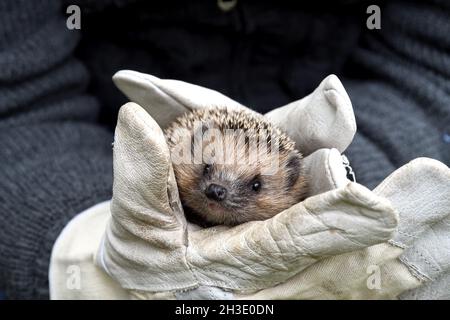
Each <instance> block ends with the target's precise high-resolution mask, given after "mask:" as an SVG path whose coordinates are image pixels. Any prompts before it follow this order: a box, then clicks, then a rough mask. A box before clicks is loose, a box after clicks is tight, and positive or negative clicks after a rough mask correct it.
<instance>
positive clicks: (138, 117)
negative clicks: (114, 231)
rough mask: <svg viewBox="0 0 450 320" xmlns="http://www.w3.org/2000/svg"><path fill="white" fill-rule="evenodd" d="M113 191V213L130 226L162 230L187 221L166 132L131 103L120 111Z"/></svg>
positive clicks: (115, 143)
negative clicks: (179, 196) (181, 203)
mask: <svg viewBox="0 0 450 320" xmlns="http://www.w3.org/2000/svg"><path fill="white" fill-rule="evenodd" d="M113 193H114V196H113V200H112V213H113V216H114V217H115V218H116V219H117V218H120V219H121V220H123V221H124V223H123V224H124V227H125V228H127V229H131V228H130V226H131V225H134V224H135V223H137V224H142V223H145V224H146V225H148V227H149V228H150V227H151V226H153V227H154V228H162V229H164V228H166V227H169V228H172V227H175V226H177V225H178V226H179V225H180V224H185V220H184V217H183V213H182V209H181V206H180V204H179V203H180V202H179V198H178V191H177V187H176V182H175V178H174V176H173V169H172V164H171V162H170V152H169V149H168V146H167V144H166V140H165V138H164V134H163V132H162V131H161V129H160V127H159V126H158V124H157V123H156V122H155V121H154V120H153V119H152V117H151V116H150V115H149V114H148V113H146V112H145V110H144V109H142V108H141V107H140V106H139V105H137V104H135V103H132V102H130V103H127V104H125V105H124V106H123V107H122V108H121V109H120V111H119V117H118V123H117V127H116V131H115V141H114V185H113ZM116 207H117V210H115V208H116ZM122 215H123V216H122Z"/></svg>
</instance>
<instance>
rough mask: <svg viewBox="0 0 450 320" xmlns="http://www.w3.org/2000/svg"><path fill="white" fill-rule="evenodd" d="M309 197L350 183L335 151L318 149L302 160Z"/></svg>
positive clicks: (340, 158) (339, 155) (339, 156)
mask: <svg viewBox="0 0 450 320" xmlns="http://www.w3.org/2000/svg"><path fill="white" fill-rule="evenodd" d="M303 166H304V170H305V177H306V179H307V181H310V183H309V185H308V194H309V196H313V195H317V194H321V193H323V192H326V191H330V190H333V189H337V188H341V187H345V186H346V185H347V183H349V182H350V181H349V180H348V179H347V172H346V170H345V167H344V164H343V162H342V157H341V154H340V153H339V151H338V150H337V149H320V150H317V151H315V152H313V153H312V154H310V155H309V156H307V157H305V158H304V159H303Z"/></svg>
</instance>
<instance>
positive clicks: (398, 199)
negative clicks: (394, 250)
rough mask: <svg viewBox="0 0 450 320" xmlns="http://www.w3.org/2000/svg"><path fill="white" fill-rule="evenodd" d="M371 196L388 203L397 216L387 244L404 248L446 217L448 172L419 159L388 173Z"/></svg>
mask: <svg viewBox="0 0 450 320" xmlns="http://www.w3.org/2000/svg"><path fill="white" fill-rule="evenodd" d="M374 192H375V193H376V194H378V195H380V196H382V197H385V198H387V199H389V200H390V201H391V203H392V205H393V206H394V208H396V210H398V213H399V218H400V220H399V226H398V230H397V232H396V234H395V236H394V238H393V239H392V240H391V241H390V243H391V244H393V245H396V246H399V247H401V248H407V247H409V246H411V245H412V243H413V242H414V241H415V240H416V239H418V238H419V237H421V235H422V234H423V233H424V232H425V231H427V230H429V228H430V226H432V225H434V224H435V223H437V222H440V221H442V220H443V219H445V218H446V217H447V216H448V215H449V214H450V197H449V194H450V169H449V168H448V167H447V166H446V165H444V164H443V163H441V162H439V161H437V160H433V159H428V158H419V159H416V160H413V161H411V162H410V163H408V164H406V165H404V166H403V167H401V168H400V169H398V170H396V171H395V172H394V173H392V174H391V175H390V176H389V177H387V178H386V179H385V180H384V181H383V182H382V183H381V184H380V185H379V186H378V187H377V188H375V190H374Z"/></svg>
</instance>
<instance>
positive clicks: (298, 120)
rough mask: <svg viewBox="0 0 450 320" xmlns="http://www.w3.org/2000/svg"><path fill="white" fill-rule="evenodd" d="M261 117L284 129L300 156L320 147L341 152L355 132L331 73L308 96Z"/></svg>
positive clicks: (348, 104) (344, 95)
mask: <svg viewBox="0 0 450 320" xmlns="http://www.w3.org/2000/svg"><path fill="white" fill-rule="evenodd" d="M265 116H266V117H267V118H268V119H269V120H270V121H271V122H272V123H274V124H275V125H277V126H278V127H280V128H281V129H283V130H284V131H286V133H287V134H288V135H289V136H290V137H291V138H292V139H293V140H294V141H295V142H296V144H297V148H298V149H299V150H301V152H302V153H303V154H304V155H309V154H311V153H312V152H314V151H316V150H318V149H321V148H336V149H338V150H339V152H341V153H342V152H344V151H345V149H347V147H348V146H349V145H350V143H351V142H352V140H353V136H354V135H355V132H356V121H355V116H354V113H353V107H352V103H351V101H350V98H349V97H348V94H347V92H346V91H345V89H344V87H343V85H342V83H341V81H340V80H339V79H338V77H336V76H335V75H330V76H328V77H327V78H325V79H324V80H323V81H322V82H321V84H320V85H319V87H317V89H316V90H314V91H313V92H312V93H311V94H310V95H309V96H307V97H305V98H303V99H300V100H297V101H294V102H292V103H290V104H288V105H286V106H283V107H280V108H277V109H275V110H273V111H271V112H269V113H267V114H266V115H265Z"/></svg>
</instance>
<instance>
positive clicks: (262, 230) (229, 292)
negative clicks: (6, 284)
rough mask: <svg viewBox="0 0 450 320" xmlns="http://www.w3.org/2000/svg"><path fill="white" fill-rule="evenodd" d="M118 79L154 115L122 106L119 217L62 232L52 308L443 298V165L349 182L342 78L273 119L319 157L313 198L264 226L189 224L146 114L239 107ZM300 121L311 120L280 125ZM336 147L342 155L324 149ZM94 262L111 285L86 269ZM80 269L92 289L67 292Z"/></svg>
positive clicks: (162, 116)
mask: <svg viewBox="0 0 450 320" xmlns="http://www.w3.org/2000/svg"><path fill="white" fill-rule="evenodd" d="M115 81H116V84H117V85H118V87H119V88H121V89H122V90H123V91H124V92H125V93H126V94H127V95H128V97H129V98H130V100H132V101H136V102H139V103H140V104H142V106H143V107H144V109H145V110H146V111H147V112H145V111H144V110H143V109H142V108H140V107H139V106H138V105H136V104H128V105H126V106H124V107H123V108H122V110H121V112H120V117H119V121H118V126H117V129H116V141H115V147H114V196H113V200H112V204H111V218H110V219H108V216H109V210H108V208H107V207H106V206H102V207H101V208H100V210H97V212H87V213H86V214H84V215H80V218H79V219H77V220H78V221H73V222H71V224H70V225H68V227H67V228H66V229H67V230H65V231H64V232H63V234H65V236H62V237H61V238H62V239H59V240H58V243H57V244H56V245H55V248H54V252H53V255H52V261H53V263H52V266H53V268H51V272H50V279H51V280H52V279H53V281H51V287H52V288H53V290H52V292H53V294H52V297H53V298H99V297H108V298H124V297H130V296H131V297H133V298H145V299H150V298H153V299H155V298H159V299H170V298H179V299H217V298H222V299H232V298H255V299H256V298H266V299H280V298H286V299H293V298H297V299H300V298H309V299H317V298H338V299H343V298H393V297H400V298H405V299H410V298H430V297H432V298H442V297H445V294H447V293H446V289H447V288H448V287H449V285H448V279H449V277H448V272H449V271H448V265H449V263H448V261H449V259H448V254H447V255H446V254H445V253H446V252H447V253H448V252H449V250H448V242H449V241H448V239H449V238H448V220H447V222H445V220H444V219H448V212H447V213H446V212H445V210H446V208H448V207H449V205H448V194H449V189H448V186H449V180H448V179H449V169H448V168H447V167H446V166H444V165H442V164H440V163H438V162H437V161H433V160H430V159H420V160H417V161H415V162H413V163H411V164H409V165H408V166H406V167H404V168H401V169H399V170H398V171H397V172H396V173H394V174H393V175H391V176H390V177H388V178H387V179H386V181H385V182H384V183H382V184H381V185H380V186H379V187H378V188H377V189H376V190H375V191H374V192H372V191H369V190H367V189H366V188H364V187H363V186H360V185H358V184H356V183H350V184H349V181H348V180H347V179H346V171H345V168H344V166H343V165H342V159H341V156H340V152H342V151H344V150H345V148H346V147H347V146H348V144H350V142H351V139H352V137H353V135H354V132H355V131H354V130H355V124H354V117H353V112H352V109H351V104H350V101H349V99H348V96H347V94H346V93H345V90H344V89H343V87H342V85H340V82H339V80H338V79H337V78H336V77H334V76H331V77H328V78H327V79H325V80H324V81H323V82H322V84H321V85H320V86H319V88H318V89H316V90H315V91H314V93H313V94H311V95H310V96H309V97H307V98H305V99H302V100H299V101H298V102H295V103H293V104H291V105H289V106H287V107H286V109H283V108H280V109H277V110H274V111H273V112H271V113H269V114H268V117H269V118H271V119H272V121H274V122H276V123H277V124H278V125H279V126H281V127H283V126H284V125H286V126H287V127H284V129H285V130H286V131H288V132H289V133H290V134H291V135H292V137H293V138H294V140H295V141H296V142H297V147H298V148H299V149H301V150H302V151H303V148H308V147H309V148H311V149H310V150H309V151H308V152H307V153H310V155H309V156H307V157H306V158H305V159H304V162H305V166H306V168H307V174H309V175H310V176H312V177H314V180H313V182H314V183H313V184H312V190H313V194H316V195H315V196H312V197H310V198H309V199H307V200H305V201H304V202H302V203H300V204H297V205H295V206H293V207H291V208H289V209H287V210H285V211H284V212H283V213H280V214H279V215H277V216H275V217H273V218H272V219H269V220H267V221H259V222H250V223H247V224H244V225H240V226H237V227H234V228H231V229H230V228H226V227H215V228H209V229H203V230H202V229H199V228H198V227H195V226H193V225H191V224H189V223H187V222H186V220H185V219H184V215H183V214H182V211H181V206H180V204H179V199H178V192H177V190H176V185H175V182H174V181H175V180H174V177H173V172H172V169H171V164H170V162H169V155H168V149H167V145H166V144H165V141H164V137H163V135H162V132H161V130H160V128H159V126H158V125H157V124H156V123H155V121H154V120H153V119H152V118H151V117H150V116H149V115H148V113H150V114H151V115H152V116H153V117H154V118H155V119H156V120H157V121H158V124H159V125H160V126H163V127H164V126H165V125H167V124H168V123H169V122H170V121H171V120H173V118H174V117H175V116H178V115H181V114H182V113H183V112H186V111H188V110H190V109H194V108H202V107H215V106H217V105H221V106H228V107H230V106H231V107H237V108H239V107H241V106H240V105H239V104H238V103H236V102H234V101H232V100H231V99H229V98H227V97H225V96H223V95H221V94H219V93H217V92H215V91H212V90H208V89H205V88H201V87H198V86H193V85H190V84H187V83H184V82H180V81H173V80H161V79H158V78H155V77H152V76H148V75H143V74H139V73H134V72H130V71H126V72H120V73H119V74H118V75H116V76H115ZM283 110H286V112H283ZM287 111H289V112H287ZM302 113H303V114H302ZM297 114H302V116H301V118H300V119H303V118H304V117H306V118H308V119H312V120H310V121H311V123H306V124H303V123H302V122H301V121H299V120H297V121H294V120H292V121H290V120H289V121H288V120H287V119H285V120H283V115H286V116H287V118H288V119H295V116H296V115H297ZM297 119H299V118H297ZM314 119H316V120H317V121H316V120H314ZM339 119H340V120H339ZM316 122H321V123H323V126H317V125H315V123H316ZM297 123H301V124H302V126H298V125H297ZM336 128H340V129H339V130H338V129H336ZM302 130H305V131H304V132H303V131H302ZM317 130H319V131H320V130H322V132H317ZM302 133H303V134H304V136H302ZM299 137H300V138H299ZM334 137H340V138H339V139H337V140H339V141H334V142H333V139H334ZM330 141H332V142H330ZM312 142H314V143H315V144H316V145H317V149H318V150H316V149H315V148H314V147H311V144H312ZM333 146H336V147H337V148H338V150H339V151H338V150H336V149H328V148H326V147H333ZM320 148H322V149H320ZM305 150H306V149H305ZM305 153H306V152H305ZM418 172H420V173H421V175H420V174H418ZM386 198H388V199H389V200H390V201H389V200H387V199H386ZM391 203H392V204H391ZM393 206H394V207H395V208H396V209H397V210H398V211H399V213H400V225H399V227H398V231H397V233H396V234H395V237H394V238H393V240H391V241H389V242H388V239H390V238H392V235H393V233H394V231H395V230H396V226H397V214H396V212H395V210H394V209H393ZM444 216H445V217H446V218H444ZM414 219H416V220H417V221H413V220H414ZM108 220H109V222H108V224H107V226H106V232H105V235H104V237H103V240H102V241H101V243H100V240H101V237H102V233H103V231H102V230H104V229H105V221H108ZM93 222H94V223H93ZM86 230H87V231H86ZM404 234H408V235H409V236H408V237H405V236H404ZM411 239H413V240H411ZM437 243H441V246H438V245H436V244H437ZM442 244H444V245H442ZM445 245H446V246H447V247H445ZM96 247H97V248H99V250H98V251H97V250H95V248H96ZM93 248H94V249H93ZM405 248H406V249H405ZM75 249H76V250H75ZM94 252H98V253H97V256H96V261H97V264H98V265H99V266H100V269H102V270H106V271H107V272H108V273H109V274H110V276H111V277H108V276H107V275H105V273H104V272H102V271H101V270H100V269H98V268H96V267H95V266H91V265H90V261H92V260H90V257H91V256H92V255H93V254H94ZM80 257H81V258H80ZM399 257H400V258H399ZM424 257H425V258H424ZM423 258H424V259H423ZM74 264H75V265H80V266H81V270H82V272H83V279H85V280H83V281H84V282H83V283H84V285H83V286H82V287H83V290H81V291H74V290H67V288H66V287H65V286H64V284H65V283H66V279H65V277H66V275H65V272H66V270H67V267H68V266H69V267H70V266H72V265H74ZM430 266H431V267H430ZM377 268H378V269H377ZM370 272H374V274H371V273H370ZM377 279H379V280H380V281H378V280H377ZM434 279H437V280H436V281H428V282H426V280H434ZM438 281H440V282H438ZM425 282H426V283H425ZM52 283H53V285H52ZM423 283H425V285H422V284H423ZM118 284H119V285H118ZM421 285H422V286H421ZM417 286H419V288H418V289H416V290H410V289H413V288H415V287H417ZM123 288H125V289H123ZM408 290H409V291H408ZM430 292H432V293H433V294H430ZM400 293H402V294H401V295H400V296H399V294H400Z"/></svg>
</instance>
